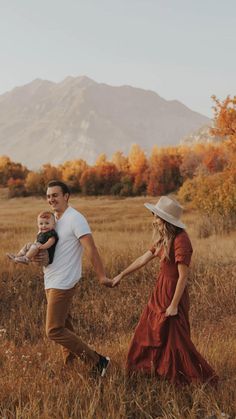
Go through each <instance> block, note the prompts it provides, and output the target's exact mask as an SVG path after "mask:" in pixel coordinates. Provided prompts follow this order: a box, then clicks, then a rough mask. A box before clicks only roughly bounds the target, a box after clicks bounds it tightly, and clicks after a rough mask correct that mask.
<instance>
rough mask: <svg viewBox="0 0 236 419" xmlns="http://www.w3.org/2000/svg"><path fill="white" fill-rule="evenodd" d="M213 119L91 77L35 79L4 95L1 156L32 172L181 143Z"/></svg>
mask: <svg viewBox="0 0 236 419" xmlns="http://www.w3.org/2000/svg"><path fill="white" fill-rule="evenodd" d="M209 123H210V119H208V118H207V117H205V116H204V115H201V114H199V113H197V112H194V111H192V110H191V109H189V108H188V107H187V106H185V105H184V104H182V103H181V102H179V101H178V100H170V101H168V100H165V99H164V98H162V97H161V96H159V95H158V94H157V93H155V92H153V91H152V90H144V89H141V88H138V87H132V86H129V85H123V86H110V85H108V84H106V83H97V82H96V81H94V80H92V79H90V78H89V77H87V76H78V77H72V76H68V77H66V78H65V79H64V80H62V81H60V82H58V83H56V82H52V81H50V80H43V79H39V78H38V79H35V80H33V81H31V82H30V83H28V84H26V85H24V86H17V87H15V88H14V89H12V90H11V91H9V92H6V93H4V94H2V95H0V154H6V155H9V157H11V158H13V159H14V160H17V161H20V162H21V163H23V164H25V165H26V166H27V167H29V168H32V169H37V168H39V167H40V166H41V165H42V164H43V163H48V162H50V163H52V164H59V163H63V162H64V161H65V160H70V159H75V158H78V159H79V158H83V159H84V160H86V161H87V162H88V163H91V164H93V163H94V162H95V160H96V158H97V156H98V155H99V154H101V153H106V154H107V156H108V157H109V158H110V157H111V155H112V154H113V153H114V152H115V151H118V150H120V151H123V152H124V153H125V154H128V152H129V149H130V146H131V144H133V143H137V144H139V145H140V147H142V148H143V149H144V150H145V151H146V152H150V150H151V148H152V147H153V145H154V144H157V145H158V146H160V147H163V146H171V145H177V144H178V143H179V142H180V140H181V138H183V137H184V136H186V135H188V134H189V133H191V132H192V131H195V130H197V129H199V128H200V127H201V126H203V125H208V124H209Z"/></svg>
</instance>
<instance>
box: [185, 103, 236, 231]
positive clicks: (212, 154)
mask: <svg viewBox="0 0 236 419" xmlns="http://www.w3.org/2000/svg"><path fill="white" fill-rule="evenodd" d="M213 100H214V102H215V106H214V128H212V133H213V134H214V135H217V136H218V137H220V138H221V139H222V143H221V144H219V145H218V146H217V147H215V148H214V149H211V150H209V153H208V155H205V156H204V159H203V161H204V162H205V164H206V166H207V167H208V169H209V173H210V175H199V176H196V177H195V178H194V179H193V180H187V181H186V182H185V183H184V184H183V186H182V188H181V189H180V191H179V197H180V199H182V200H183V201H185V202H186V201H191V202H192V203H193V204H194V205H195V207H197V208H199V209H200V210H202V211H203V212H204V213H205V214H208V216H209V217H215V216H218V217H219V218H218V220H219V222H220V223H223V222H224V223H225V221H227V225H228V226H230V227H232V226H235V219H236V97H234V98H233V99H231V98H230V97H229V96H228V97H227V98H226V99H225V100H224V101H223V102H220V101H219V100H218V99H216V97H215V96H213ZM217 172H218V173H217Z"/></svg>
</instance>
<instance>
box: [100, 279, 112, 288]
mask: <svg viewBox="0 0 236 419" xmlns="http://www.w3.org/2000/svg"><path fill="white" fill-rule="evenodd" d="M99 282H100V284H102V285H105V287H109V288H112V287H113V285H112V284H113V281H112V279H109V278H106V277H105V278H103V279H100V281H99Z"/></svg>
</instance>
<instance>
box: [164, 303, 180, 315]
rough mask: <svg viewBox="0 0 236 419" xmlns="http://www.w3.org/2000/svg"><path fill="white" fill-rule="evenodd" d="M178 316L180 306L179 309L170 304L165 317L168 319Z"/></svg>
mask: <svg viewBox="0 0 236 419" xmlns="http://www.w3.org/2000/svg"><path fill="white" fill-rule="evenodd" d="M177 314H178V306H177V307H173V306H172V305H171V304H170V305H169V307H167V309H166V312H165V316H166V317H169V316H176V315H177Z"/></svg>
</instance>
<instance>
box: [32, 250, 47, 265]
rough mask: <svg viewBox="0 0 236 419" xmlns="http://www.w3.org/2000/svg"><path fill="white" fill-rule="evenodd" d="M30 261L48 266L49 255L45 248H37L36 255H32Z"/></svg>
mask: <svg viewBox="0 0 236 419" xmlns="http://www.w3.org/2000/svg"><path fill="white" fill-rule="evenodd" d="M32 262H35V263H37V265H39V266H48V264H49V256H48V251H47V250H43V249H42V250H39V252H38V253H37V255H36V256H34V257H33V259H32Z"/></svg>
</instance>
